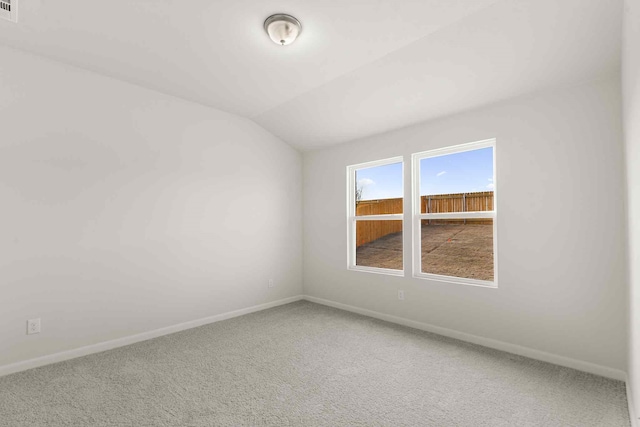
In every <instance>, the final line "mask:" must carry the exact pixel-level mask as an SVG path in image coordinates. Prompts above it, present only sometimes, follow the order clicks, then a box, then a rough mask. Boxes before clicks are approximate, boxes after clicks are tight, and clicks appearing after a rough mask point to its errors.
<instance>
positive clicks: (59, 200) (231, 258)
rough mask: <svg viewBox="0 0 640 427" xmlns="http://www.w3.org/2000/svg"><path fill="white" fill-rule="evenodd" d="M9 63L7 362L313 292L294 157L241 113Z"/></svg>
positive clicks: (1, 274)
mask: <svg viewBox="0 0 640 427" xmlns="http://www.w3.org/2000/svg"><path fill="white" fill-rule="evenodd" d="M0 58H2V60H1V61H0V200H2V203H1V210H0V217H1V218H2V221H1V222H0V236H1V237H0V338H1V339H0V366H2V365H5V364H9V363H12V362H17V361H22V360H26V359H30V358H34V357H37V356H42V355H47V354H51V353H56V352H60V351H63V350H68V349H73V348H77V347H80V346H85V345H88V344H93V343H98V342H102V341H106V340H111V339H115V338H120V337H124V336H128V335H131V334H136V333H140V332H144V331H149V330H153V329H156V328H161V327H165V326H169V325H175V324H177V323H181V322H185V321H190V320H194V319H199V318H203V317H207V316H211V315H215V314H219V313H224V312H228V311H231V310H235V309H240V308H245V307H249V306H253V305H256V304H261V303H266V302H270V301H275V300H279V299H282V298H285V297H290V296H295V295H299V294H300V293H301V292H302V276H301V275H302V273H301V269H302V256H301V245H302V238H301V234H302V224H301V211H302V202H301V176H302V170H301V168H302V159H301V155H300V154H299V153H298V152H297V151H295V150H293V149H292V148H290V147H289V146H288V145H286V144H284V143H283V142H281V141H280V140H278V139H277V138H275V137H274V136H272V135H271V134H269V133H267V132H266V131H264V130H263V129H262V128H260V127H259V126H257V125H256V124H254V123H253V122H251V121H249V120H246V119H243V118H240V117H237V116H234V115H230V114H227V113H223V112H220V111H217V110H214V109H210V108H206V107H203V106H199V105H196V104H192V103H189V102H186V101H182V100H179V99H176V98H172V97H169V96H166V95H162V94H159V93H156V92H153V91H149V90H145V89H142V88H139V87H136V86H132V85H128V84H124V83H121V82H118V81H116V80H112V79H108V78H105V77H101V76H98V75H95V74H92V73H89V72H86V71H83V70H80V69H76V68H73V67H69V66H65V65H62V64H58V63H54V62H49V61H47V60H44V59H40V58H37V57H34V56H30V55H27V54H24V53H20V52H18V51H14V50H10V49H7V48H0ZM158 72H162V70H158ZM269 278H273V279H275V284H276V286H275V287H274V288H273V289H268V287H267V281H268V279H269ZM35 317H40V318H42V333H41V334H39V335H31V336H27V335H25V331H26V320H27V319H29V318H35Z"/></svg>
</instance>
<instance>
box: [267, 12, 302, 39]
mask: <svg viewBox="0 0 640 427" xmlns="http://www.w3.org/2000/svg"><path fill="white" fill-rule="evenodd" d="M264 29H265V31H266V32H267V34H269V37H270V38H271V40H273V42H274V43H277V44H279V45H282V46H286V45H288V44H291V43H293V42H294V41H295V40H296V38H298V35H300V32H301V31H302V25H300V21H298V20H297V19H296V18H294V17H293V16H291V15H285V14H282V13H279V14H276V15H271V16H270V17H268V18H267V19H266V21H264Z"/></svg>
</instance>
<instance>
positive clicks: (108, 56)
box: [0, 0, 622, 150]
mask: <svg viewBox="0 0 640 427" xmlns="http://www.w3.org/2000/svg"><path fill="white" fill-rule="evenodd" d="M277 12H284V13H290V14H292V15H294V16H296V17H297V18H298V19H300V21H301V22H302V25H303V32H302V35H301V36H300V38H299V40H298V41H297V42H296V43H295V44H293V45H291V46H287V47H281V46H277V45H275V44H274V43H272V42H271V41H270V40H269V39H268V37H267V35H266V34H265V33H264V31H263V29H262V23H263V21H264V19H265V18H266V17H267V16H269V15H270V14H273V13H277ZM621 13H622V1H621V0H386V1H384V0H350V1H344V0H340V1H338V0H322V1H311V0H282V1H277V2H274V1H271V2H265V1H260V0H233V1H228V0H227V1H220V0H206V1H205V0H191V1H188V2H185V1H178V0H127V1H125V0H112V1H110V2H94V1H87V0H57V1H51V0H20V10H19V23H18V24H17V25H16V24H13V23H10V22H7V21H0V43H3V44H6V45H8V46H12V47H16V48H19V49H23V50H27V51H30V52H33V53H37V54H41V55H44V56H47V57H50V58H53V59H57V60H60V61H63V62H66V63H70V64H73V65H76V66H79V67H82V68H86V69H89V70H93V71H96V72H99V73H102V74H105V75H108V76H112V77H115V78H119V79H121V80H124V81H128V82H131V83H135V84H138V85H141V86H145V87H148V88H151V89H155V90H158V91H161V92H164V93H168V94H171V95H175V96H178V97H181V98H185V99H189V100H192V101H195V102H199V103H202V104H205V105H209V106H212V107H215V108H218V109H221V110H225V111H228V112H232V113H236V114H239V115H242V116H245V117H248V118H252V119H254V120H255V121H256V122H257V123H259V124H260V125H262V126H263V127H265V128H266V129H268V130H270V131H271V132H273V133H274V134H275V135H277V136H279V137H281V138H282V139H283V140H285V141H287V142H288V143H290V144H291V145H293V146H295V147H298V148H300V149H302V150H306V149H312V148H317V147H323V146H326V145H331V144H335V143H339V142H344V141H348V140H351V139H355V138H359V137H363V136H366V135H370V134H373V133H378V132H382V131H386V130H389V129H393V128H397V127H400V126H404V125H407V124H410V123H415V122H418V121H422V120H426V119H429V118H433V117H437V116H442V115H445V114H450V113H453V112H456V111H461V110H465V109H469V108H473V107H475V106H480V105H483V104H486V103H489V102H493V101H496V100H499V99H503V98H508V97H512V96H516V95H520V94H523V93H528V92H532V91H536V90H540V89H543V88H547V87H554V86H559V85H566V84H575V83H577V82H582V81H586V80H589V79H593V78H597V77H599V76H602V75H605V74H607V73H611V72H614V71H615V70H617V69H618V68H619V61H620V39H621V36H620V23H621Z"/></svg>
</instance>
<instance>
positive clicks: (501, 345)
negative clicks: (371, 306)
mask: <svg viewBox="0 0 640 427" xmlns="http://www.w3.org/2000/svg"><path fill="white" fill-rule="evenodd" d="M303 299H305V300H307V301H311V302H315V303H318V304H322V305H327V306H329V307H334V308H339V309H341V310H346V311H350V312H353V313H358V314H362V315H364V316H369V317H374V318H376V319H380V320H386V321H387V322H391V323H397V324H399V325H404V326H409V327H411V328H415V329H420V330H423V331H427V332H433V333H434V334H438V335H444V336H445V337H450V338H455V339H459V340H461V341H466V342H470V343H473V344H478V345H482V346H485V347H490V348H494V349H496V350H501V351H505V352H507V353H513V354H517V355H519V356H525V357H528V358H530V359H536V360H541V361H543V362H549V363H553V364H554V365H560V366H565V367H567V368H573V369H577V370H578V371H583V372H588V373H590V374H595V375H600V376H602V377H607V378H612V379H614V380H619V381H626V379H627V375H626V373H625V372H623V371H621V370H619V369H613V368H609V367H607V366H601V365H597V364H595V363H590V362H585V361H582V360H577V359H571V358H569V357H565V356H559V355H557V354H552V353H547V352H544V351H540V350H534V349H532V348H529V347H523V346H520V345H516V344H509V343H506V342H503V341H498V340H494V339H491V338H484V337H480V336H477V335H471V334H467V333H464V332H459V331H455V330H453V329H447V328H443V327H440V326H435V325H430V324H428V323H422V322H416V321H414V320H409V319H405V318H403V317H397V316H392V315H390V314H384V313H380V312H377V311H373V310H367V309H365V308H360V307H355V306H352V305H347V304H342V303H339V302H335V301H330V300H326V299H322V298H317V297H314V296H310V295H304V297H303ZM627 384H628V383H627Z"/></svg>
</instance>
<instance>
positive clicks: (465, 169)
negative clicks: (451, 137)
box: [356, 147, 493, 200]
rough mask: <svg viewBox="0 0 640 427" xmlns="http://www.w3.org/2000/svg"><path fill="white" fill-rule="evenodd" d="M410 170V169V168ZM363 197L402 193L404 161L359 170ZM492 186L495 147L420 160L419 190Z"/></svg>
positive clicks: (463, 190)
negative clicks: (402, 163) (402, 162)
mask: <svg viewBox="0 0 640 427" xmlns="http://www.w3.org/2000/svg"><path fill="white" fill-rule="evenodd" d="M407 173H408V171H407ZM356 182H357V183H358V186H359V187H362V188H363V189H364V190H363V194H362V200H375V199H390V198H395V197H402V165H401V164H400V163H394V164H391V165H385V166H377V167H374V168H367V169H360V170H358V171H356ZM491 190H493V148H491V147H488V148H482V149H479V150H473V151H464V152H462V153H455V154H447V155H444V156H439V157H430V158H426V159H422V160H421V161H420V194H421V195H425V194H448V193H470V192H475V191H491Z"/></svg>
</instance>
